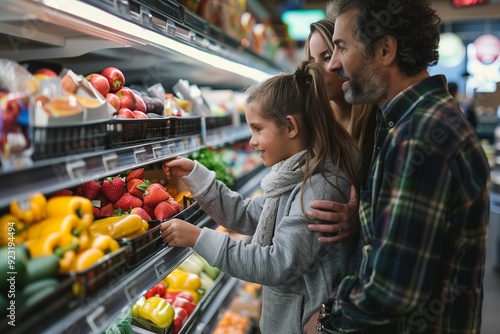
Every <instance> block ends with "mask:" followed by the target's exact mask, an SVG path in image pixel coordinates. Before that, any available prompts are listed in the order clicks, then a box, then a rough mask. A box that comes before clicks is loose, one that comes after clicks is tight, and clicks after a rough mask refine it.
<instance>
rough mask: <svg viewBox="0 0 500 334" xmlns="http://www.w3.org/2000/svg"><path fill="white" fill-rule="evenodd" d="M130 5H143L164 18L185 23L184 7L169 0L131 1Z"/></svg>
mask: <svg viewBox="0 0 500 334" xmlns="http://www.w3.org/2000/svg"><path fill="white" fill-rule="evenodd" d="M129 4H130V5H131V6H133V5H142V6H144V7H146V8H148V9H149V10H151V11H152V12H153V13H157V14H159V16H160V17H162V18H170V19H174V20H176V21H178V22H183V21H184V7H182V6H181V5H180V4H178V3H177V2H176V1H169V0H129Z"/></svg>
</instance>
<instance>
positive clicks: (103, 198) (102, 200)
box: [97, 191, 111, 208]
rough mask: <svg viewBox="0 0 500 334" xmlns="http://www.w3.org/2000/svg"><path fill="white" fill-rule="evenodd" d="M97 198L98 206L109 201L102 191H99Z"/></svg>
mask: <svg viewBox="0 0 500 334" xmlns="http://www.w3.org/2000/svg"><path fill="white" fill-rule="evenodd" d="M97 200H98V201H100V202H101V206H100V207H101V208H102V207H103V206H105V205H106V204H108V203H111V202H110V201H109V199H108V198H107V197H106V196H104V194H103V193H102V191H101V195H99V197H98V198H97Z"/></svg>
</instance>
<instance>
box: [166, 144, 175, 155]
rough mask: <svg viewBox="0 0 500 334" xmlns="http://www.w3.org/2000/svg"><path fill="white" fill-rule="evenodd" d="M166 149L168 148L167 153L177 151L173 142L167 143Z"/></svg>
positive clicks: (170, 153)
mask: <svg viewBox="0 0 500 334" xmlns="http://www.w3.org/2000/svg"><path fill="white" fill-rule="evenodd" d="M167 149H168V154H169V155H174V154H175V152H177V150H176V148H175V143H172V144H168V146H167Z"/></svg>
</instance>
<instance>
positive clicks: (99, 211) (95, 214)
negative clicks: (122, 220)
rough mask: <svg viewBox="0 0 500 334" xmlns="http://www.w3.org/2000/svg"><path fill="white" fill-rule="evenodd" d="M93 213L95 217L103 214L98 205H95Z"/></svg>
mask: <svg viewBox="0 0 500 334" xmlns="http://www.w3.org/2000/svg"><path fill="white" fill-rule="evenodd" d="M92 213H93V214H94V217H100V216H101V209H99V208H98V207H97V206H93V207H92Z"/></svg>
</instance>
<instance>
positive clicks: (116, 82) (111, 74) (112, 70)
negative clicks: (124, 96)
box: [101, 67, 125, 92]
mask: <svg viewBox="0 0 500 334" xmlns="http://www.w3.org/2000/svg"><path fill="white" fill-rule="evenodd" d="M101 75H102V76H104V77H105V78H106V79H108V82H109V89H110V91H112V92H116V91H118V90H120V89H121V88H122V87H123V86H124V85H125V76H124V75H123V73H122V71H120V70H119V69H117V68H116V67H106V68H105V69H104V70H102V72H101Z"/></svg>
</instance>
